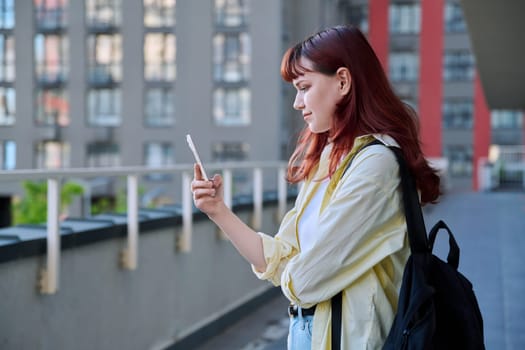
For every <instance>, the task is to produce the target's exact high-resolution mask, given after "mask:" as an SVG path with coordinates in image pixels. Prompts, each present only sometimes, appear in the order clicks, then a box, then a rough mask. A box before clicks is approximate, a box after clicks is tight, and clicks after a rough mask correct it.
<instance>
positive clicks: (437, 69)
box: [419, 0, 444, 157]
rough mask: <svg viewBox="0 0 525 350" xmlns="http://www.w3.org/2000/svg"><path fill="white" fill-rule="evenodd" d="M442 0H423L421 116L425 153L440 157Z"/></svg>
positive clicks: (420, 78) (420, 82)
mask: <svg viewBox="0 0 525 350" xmlns="http://www.w3.org/2000/svg"><path fill="white" fill-rule="evenodd" d="M443 10H444V9H443V0H422V1H421V35H420V39H419V40H420V45H419V47H420V63H419V117H420V123H421V141H422V146H423V153H424V154H425V156H427V157H441V155H442V146H441V127H442V121H441V119H442V113H441V108H442V99H443V80H442V79H443V73H442V71H443V63H442V61H443V37H444V31H443Z"/></svg>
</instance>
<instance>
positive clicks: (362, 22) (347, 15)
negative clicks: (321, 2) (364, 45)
mask: <svg viewBox="0 0 525 350" xmlns="http://www.w3.org/2000/svg"><path fill="white" fill-rule="evenodd" d="M338 10H339V13H340V14H341V15H342V17H343V22H345V23H350V24H352V25H354V26H357V27H358V28H359V29H360V30H361V31H362V32H363V33H366V32H368V6H366V5H352V4H350V3H349V2H347V1H340V2H339V9H338Z"/></svg>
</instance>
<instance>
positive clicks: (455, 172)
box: [444, 145, 472, 177]
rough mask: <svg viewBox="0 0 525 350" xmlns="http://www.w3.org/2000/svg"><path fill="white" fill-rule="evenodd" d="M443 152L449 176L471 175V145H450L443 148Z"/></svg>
mask: <svg viewBox="0 0 525 350" xmlns="http://www.w3.org/2000/svg"><path fill="white" fill-rule="evenodd" d="M444 153H445V157H446V158H447V159H448V162H449V170H450V174H451V176H453V177H469V176H471V175H472V146H470V145H451V146H447V147H446V148H445V152H444Z"/></svg>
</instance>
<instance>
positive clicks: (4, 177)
mask: <svg viewBox="0 0 525 350" xmlns="http://www.w3.org/2000/svg"><path fill="white" fill-rule="evenodd" d="M206 167H207V168H209V169H216V170H218V171H221V172H222V176H223V179H224V201H225V203H226V205H227V206H228V207H230V208H231V207H232V199H233V192H232V191H233V176H232V172H233V171H234V170H241V169H244V170H252V172H253V198H252V200H253V216H252V218H253V219H252V222H251V226H252V227H253V228H254V229H255V230H257V229H260V227H261V223H262V209H263V169H270V170H274V171H276V172H277V201H278V209H277V217H278V219H279V220H280V219H282V217H283V216H284V214H285V211H286V201H287V183H286V180H285V174H286V163H284V162H242V163H224V164H207V165H206ZM152 173H157V174H177V173H181V174H182V180H181V193H182V203H181V207H182V213H181V215H182V230H181V234H180V236H179V237H178V242H177V247H178V249H179V250H180V251H182V252H189V251H191V241H192V225H193V205H192V194H191V189H190V184H191V180H192V178H193V166H192V165H190V164H180V165H175V166H170V167H117V168H70V169H61V170H43V169H31V170H11V171H0V181H15V182H19V181H23V180H46V181H47V256H46V265H45V267H44V268H43V269H42V271H41V273H40V276H39V280H38V284H39V290H40V292H41V293H43V294H54V293H56V292H57V290H58V286H59V267H60V219H59V218H60V187H61V181H62V180H63V179H68V178H91V177H100V176H107V177H121V176H125V177H126V179H127V187H126V192H127V210H126V212H127V238H126V246H125V248H124V249H123V251H122V252H121V256H120V262H121V266H122V267H123V268H124V269H128V270H134V269H136V268H137V256H138V249H139V234H140V232H139V195H138V188H139V178H140V177H141V176H143V175H149V174H152ZM222 237H223V238H224V235H222Z"/></svg>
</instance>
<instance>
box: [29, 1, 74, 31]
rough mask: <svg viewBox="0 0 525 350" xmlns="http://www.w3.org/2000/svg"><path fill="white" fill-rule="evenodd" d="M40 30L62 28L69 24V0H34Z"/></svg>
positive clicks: (37, 24)
mask: <svg viewBox="0 0 525 350" xmlns="http://www.w3.org/2000/svg"><path fill="white" fill-rule="evenodd" d="M34 4H35V15H36V26H37V28H38V30H60V29H63V28H65V27H66V26H67V4H68V0H34Z"/></svg>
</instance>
